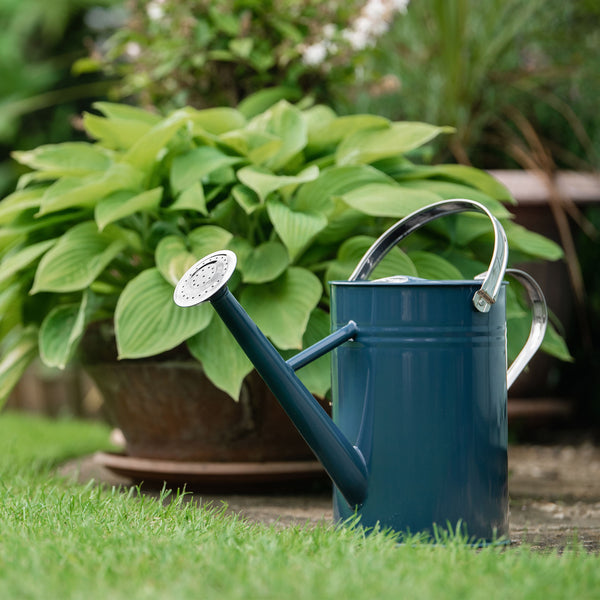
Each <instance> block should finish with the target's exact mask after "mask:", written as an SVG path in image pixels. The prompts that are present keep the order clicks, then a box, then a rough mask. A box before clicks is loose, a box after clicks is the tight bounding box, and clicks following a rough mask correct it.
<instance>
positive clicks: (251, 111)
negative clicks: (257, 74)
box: [238, 86, 299, 119]
mask: <svg viewBox="0 0 600 600" xmlns="http://www.w3.org/2000/svg"><path fill="white" fill-rule="evenodd" d="M298 96H299V93H298V90H297V89H296V88H290V87H285V86H275V87H270V88H265V89H263V90H260V91H258V92H255V93H254V94H251V95H250V96H248V97H246V98H244V99H243V100H242V101H241V102H240V103H239V104H238V110H239V111H240V112H241V113H242V114H243V115H244V116H245V117H246V118H247V119H252V118H253V117H255V116H256V115H259V114H260V113H262V112H264V111H265V110H267V109H268V108H270V107H271V106H273V105H274V104H276V103H277V102H279V101H280V100H298V99H299V98H298Z"/></svg>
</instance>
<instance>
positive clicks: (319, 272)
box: [0, 99, 565, 460]
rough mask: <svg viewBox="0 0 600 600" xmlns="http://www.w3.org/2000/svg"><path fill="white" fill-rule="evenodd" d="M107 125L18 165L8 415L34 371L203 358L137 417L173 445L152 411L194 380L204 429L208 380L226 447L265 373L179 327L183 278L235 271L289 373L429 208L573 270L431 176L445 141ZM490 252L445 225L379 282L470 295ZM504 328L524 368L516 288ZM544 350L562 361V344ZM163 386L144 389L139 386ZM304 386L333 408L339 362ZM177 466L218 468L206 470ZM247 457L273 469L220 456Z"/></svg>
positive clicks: (23, 157)
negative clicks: (367, 254)
mask: <svg viewBox="0 0 600 600" xmlns="http://www.w3.org/2000/svg"><path fill="white" fill-rule="evenodd" d="M95 108H96V109H97V111H98V112H99V113H100V114H92V113H89V114H86V115H85V116H84V118H83V123H84V127H85V130H86V132H87V133H88V134H89V136H90V137H91V138H92V139H93V141H90V142H68V143H63V144H55V145H45V146H41V147H39V148H36V149H34V150H31V151H27V152H15V153H14V158H15V159H16V160H17V161H18V162H20V163H21V164H22V165H25V166H27V167H29V169H30V171H29V172H27V173H25V174H24V175H23V176H22V177H21V179H20V181H19V184H18V188H17V190H16V191H15V192H14V193H12V194H10V195H9V196H7V197H6V198H4V199H3V200H2V201H1V202H0V257H1V260H2V262H1V263H0V308H1V314H2V321H1V322H0V339H1V349H2V355H1V356H2V359H1V360H0V395H1V397H2V398H6V396H7V395H8V393H9V392H10V390H11V389H12V387H13V386H14V385H15V383H16V382H17V381H18V380H19V378H20V377H21V375H22V373H23V371H24V370H25V368H26V367H27V365H28V364H29V363H30V362H31V361H33V360H34V359H35V358H39V359H40V360H41V361H42V362H43V363H44V364H46V365H49V366H52V367H58V368H64V367H65V366H66V365H67V364H68V362H69V361H70V360H71V359H72V358H73V357H74V356H75V355H76V354H78V350H83V352H82V353H83V355H84V358H86V357H87V360H88V361H89V357H90V354H91V353H92V351H93V353H95V354H96V355H99V356H96V360H100V362H104V363H108V362H114V361H112V356H110V355H112V353H113V350H112V349H113V348H115V349H116V352H115V356H118V358H119V359H120V362H121V363H122V364H123V365H124V366H125V365H130V366H131V365H141V364H142V363H141V362H140V359H151V362H153V363H154V364H155V366H156V365H158V367H156V368H155V369H154V370H155V371H156V369H159V370H161V369H162V372H164V368H163V367H164V365H165V363H164V361H165V360H167V362H169V363H173V362H177V363H181V362H182V361H183V362H185V365H186V366H185V368H186V369H189V368H190V367H189V365H190V362H189V361H188V359H189V358H191V357H193V358H194V359H196V361H195V363H193V364H194V365H195V367H194V368H195V370H194V371H192V372H188V375H189V379H186V377H187V376H186V377H184V375H182V374H181V373H180V374H179V375H177V376H174V377H173V376H171V378H170V379H168V380H167V382H166V383H165V384H164V386H163V388H164V389H163V391H161V392H160V393H159V385H158V384H154V383H153V384H151V393H150V394H149V395H143V394H142V393H141V392H139V390H136V394H137V395H138V396H139V397H140V398H142V409H137V410H138V412H137V417H139V419H141V418H142V417H143V415H144V414H146V413H147V414H148V415H149V417H148V419H147V420H149V421H150V423H151V426H152V427H154V428H155V429H157V431H158V433H156V432H155V437H154V447H156V446H164V447H167V446H168V445H169V444H168V442H167V440H165V438H164V433H163V432H162V429H161V427H162V425H163V423H162V422H161V419H163V417H159V416H156V415H153V413H152V412H151V410H150V407H149V405H150V403H151V402H152V397H153V396H159V395H160V397H161V398H163V403H166V404H167V405H169V404H171V403H172V396H173V394H174V392H173V386H174V385H175V382H176V381H177V380H182V379H186V382H187V383H186V385H187V388H186V391H185V392H183V395H184V396H186V397H191V398H192V399H193V405H194V406H195V408H192V409H190V410H191V411H193V410H195V409H196V408H197V407H199V406H202V405H203V404H204V398H208V395H209V394H208V393H206V392H204V391H199V389H198V388H199V385H200V383H199V382H200V379H199V378H200V377H201V376H202V377H204V378H206V380H208V381H209V382H211V383H212V384H213V385H214V386H215V387H216V388H217V389H219V390H222V391H223V392H224V395H223V396H222V397H220V398H219V399H217V400H216V401H215V402H214V403H213V404H210V406H211V407H214V406H223V407H226V406H227V407H229V408H227V410H230V411H234V412H235V413H236V414H235V416H234V421H235V425H232V424H231V423H232V422H231V421H228V423H229V425H227V426H226V428H229V431H228V432H226V433H227V435H226V436H225V438H224V439H225V446H227V447H229V448H230V449H233V448H234V447H235V448H237V447H238V446H236V444H237V443H238V442H236V440H238V441H239V440H241V439H243V438H244V436H245V432H247V431H248V430H250V429H252V421H253V419H254V418H255V415H256V414H257V413H256V411H255V412H252V411H253V410H254V408H252V407H251V402H250V404H248V402H247V401H246V400H244V398H245V394H246V393H247V394H250V395H252V393H251V392H252V389H253V388H254V387H256V383H255V382H254V381H253V379H252V377H250V379H247V377H248V375H249V374H250V373H251V371H252V366H251V364H250V363H249V361H248V360H247V358H246V357H245V355H244V354H243V353H242V351H241V350H240V349H239V348H238V346H237V344H236V343H235V341H234V340H233V338H232V337H231V336H230V334H229V333H228V332H227V331H226V330H225V328H224V326H223V325H222V324H221V321H220V319H217V318H213V311H212V310H211V307H210V306H204V305H202V306H198V307H195V308H192V309H187V310H183V309H180V308H179V307H177V306H176V305H175V304H174V303H173V301H172V294H173V288H174V285H175V283H176V282H177V281H178V279H179V277H180V276H181V275H182V274H183V273H184V272H185V270H186V269H187V268H188V267H189V266H191V265H192V264H193V263H194V262H195V261H196V260H197V259H198V258H200V257H202V256H204V255H205V254H207V253H209V252H212V251H215V250H218V249H221V248H230V249H232V250H234V251H235V252H236V253H237V255H238V270H237V277H236V279H235V281H233V282H232V284H231V289H232V291H233V292H234V294H235V295H236V296H237V298H238V299H239V300H240V302H241V303H242V305H243V306H244V307H245V309H246V310H247V311H248V313H249V314H250V316H251V317H252V318H253V319H254V321H255V322H256V323H257V324H258V325H259V327H261V329H262V330H263V331H264V332H265V333H266V334H267V336H268V337H269V338H270V339H271V341H272V342H273V343H274V345H275V346H276V347H277V348H278V349H279V350H280V351H281V352H282V354H284V355H285V356H291V355H292V354H293V353H295V352H297V351H298V350H299V349H300V348H302V347H303V346H306V345H307V344H310V343H312V342H313V341H315V340H317V339H320V338H321V337H323V336H324V335H326V334H327V333H328V327H329V325H328V314H327V310H328V291H327V285H326V282H327V281H328V280H330V279H340V278H345V277H347V276H348V275H349V273H350V272H351V270H352V269H353V267H354V266H355V264H356V262H357V261H358V259H359V257H360V256H361V255H362V254H363V252H364V251H365V250H366V248H368V246H369V245H370V244H371V242H372V241H373V240H374V239H375V237H376V236H377V235H379V234H380V233H381V232H382V231H383V230H384V229H385V228H386V227H387V226H389V224H390V223H391V222H393V221H395V220H397V219H399V218H401V217H403V216H405V215H406V214H408V213H410V212H412V211H413V210H415V209H417V208H419V207H422V206H424V205H427V204H429V203H432V202H436V201H439V200H442V199H445V198H455V197H462V198H469V199H473V200H477V201H479V202H481V203H483V204H485V205H486V206H487V207H488V208H489V209H490V210H491V211H492V212H493V213H494V214H495V215H496V216H497V217H498V218H500V219H501V220H502V222H503V225H504V227H505V229H506V233H507V236H508V239H509V244H510V246H511V248H512V250H513V251H514V252H515V254H518V257H519V258H523V257H530V258H544V259H556V258H559V257H560V256H561V251H560V248H559V247H558V246H556V245H555V244H554V243H552V242H550V241H548V240H546V239H545V238H542V237H541V236H539V235H537V234H534V233H531V232H529V231H527V230H525V229H524V228H522V227H519V226H517V225H515V224H514V223H513V222H511V221H510V219H509V212H508V210H507V209H506V208H505V206H504V203H507V202H511V197H510V194H508V192H507V190H506V189H505V188H504V187H503V186H502V185H501V184H499V183H498V182H497V181H496V180H494V179H493V178H492V177H491V176H489V175H487V174H486V173H484V172H482V171H479V170H477V169H474V168H471V167H465V166H459V165H434V166H428V165H423V164H417V163H416V162H415V160H414V157H415V156H417V154H418V151H419V149H421V148H422V147H423V145H424V144H426V143H427V142H429V141H430V140H432V139H433V138H435V137H436V136H438V135H440V134H443V133H444V132H445V131H446V129H445V128H442V127H436V126H432V125H428V124H425V123H417V122H390V121H389V120H387V119H385V118H382V117H379V116H375V115H354V116H338V115H337V114H335V113H334V112H333V111H332V110H331V109H330V108H327V107H325V106H322V105H314V106H311V105H309V103H307V102H306V103H304V104H302V103H301V104H300V105H292V104H289V103H288V102H286V101H280V102H278V103H277V104H275V105H273V106H270V107H269V108H267V109H266V110H261V111H258V109H257V102H256V99H252V100H251V101H250V102H244V103H242V104H241V105H240V106H239V108H238V109H233V108H210V109H204V110H195V109H192V108H189V107H188V108H183V109H178V110H175V111H173V112H171V113H169V114H168V115H167V116H165V117H161V116H159V115H157V114H153V113H150V112H146V111H144V110H142V109H139V108H134V107H131V106H126V105H120V104H112V103H98V104H96V105H95ZM411 158H412V159H411ZM491 235H492V234H491V232H490V231H489V228H488V227H487V223H486V222H485V220H482V219H479V218H478V215H470V214H463V215H456V216H454V217H451V218H448V219H444V220H442V221H440V222H436V224H432V225H431V226H430V227H429V228H428V229H427V230H425V232H424V233H423V234H419V235H418V236H413V239H412V240H411V241H410V243H409V245H405V246H403V249H402V250H401V249H395V250H394V252H392V253H390V255H389V256H388V257H387V258H386V260H385V261H383V262H382V264H381V265H380V267H378V269H379V272H378V275H380V276H384V275H387V274H397V273H404V274H408V275H418V276H421V277H426V278H437V279H449V278H464V277H468V278H471V277H473V276H474V275H475V274H476V273H478V272H481V271H483V270H485V268H486V261H487V259H488V258H489V255H490V253H491V243H492V237H491ZM508 316H509V331H510V335H509V351H510V349H512V348H513V346H519V345H520V344H521V343H522V339H521V338H522V337H523V335H526V330H527V327H528V325H527V320H528V317H527V314H526V312H525V311H524V310H523V308H522V307H521V305H520V300H519V298H518V295H517V294H516V292H514V291H513V290H512V289H511V290H510V293H509V315H508ZM521 330H522V331H521ZM112 335H114V340H115V343H116V346H114V344H113V343H112V342H111V336H112ZM94 340H95V341H94ZM98 340H101V341H98ZM544 347H545V349H546V350H547V351H550V352H554V353H557V354H560V353H561V352H565V349H564V344H563V343H562V340H561V338H560V337H559V336H558V335H557V334H556V332H555V331H554V329H552V328H550V329H549V333H548V335H547V339H546V341H545V343H544ZM79 354H81V352H80V353H79ZM513 354H514V352H513ZM184 359H185V360H184ZM161 361H162V362H161ZM161 364H162V365H163V367H161V366H160V365H161ZM200 367H201V371H200V372H199V371H198V369H199V368H200ZM139 368H142V367H141V366H140V367H139ZM200 373H202V375H200ZM152 376H153V374H152V373H150V372H149V371H148V372H144V374H143V376H142V379H146V380H152ZM300 376H301V377H302V378H303V380H304V382H305V383H306V385H307V386H308V388H309V389H310V390H311V391H312V392H313V393H314V394H316V395H318V396H320V397H324V396H325V395H326V393H327V390H328V388H329V361H328V359H327V358H326V357H325V358H322V359H320V360H318V361H315V362H314V363H313V364H311V365H310V366H308V367H307V368H306V369H304V370H303V371H302V372H301V373H300ZM96 379H97V381H99V383H100V387H101V388H103V391H104V392H108V391H109V388H110V387H111V386H112V387H119V386H122V384H123V383H127V382H129V383H131V382H132V380H133V374H132V373H131V372H130V373H129V374H127V375H119V376H117V378H116V379H111V378H110V377H108V376H107V375H104V374H102V375H98V376H97V378H96ZM244 382H246V383H244ZM135 385H137V384H135ZM227 396H229V397H230V398H228V397H227ZM240 398H242V401H239V400H240ZM236 401H237V403H236ZM206 402H207V403H208V400H206ZM249 407H250V408H249ZM186 410H187V409H186ZM227 410H226V411H225V412H227ZM257 410H258V412H260V410H259V409H257ZM130 412H131V411H130ZM133 412H134V413H135V411H133ZM208 412H211V413H216V412H218V411H217V410H216V409H215V408H210V409H208ZM190 415H191V413H189V412H184V413H182V414H180V417H181V418H180V421H179V423H180V425H179V427H181V422H183V423H186V422H187V423H192V421H193V417H192V416H190ZM134 416H136V415H134ZM205 418H207V417H206V415H205V416H203V417H202V418H201V419H202V420H203V422H204V419H205ZM192 424H193V425H194V427H199V425H198V424H197V423H195V424H194V423H192ZM194 427H192V428H191V429H190V430H189V431H187V432H186V433H185V435H184V437H185V436H188V438H190V437H191V436H192V435H193V430H194ZM204 427H205V429H207V430H208V431H213V426H212V425H208V426H206V425H204ZM278 427H279V425H275V428H276V429H277V428H278ZM282 435H283V437H284V439H285V437H286V435H287V433H286V434H282ZM126 437H127V432H126ZM261 437H268V435H267V434H266V433H265V432H264V431H263V433H262V434H261ZM240 444H241V442H240ZM130 451H135V450H132V449H131V447H130ZM144 452H146V453H148V452H149V453H150V454H152V450H148V449H146V450H144ZM174 456H175V457H183V458H186V459H194V458H198V457H200V458H201V459H202V460H205V459H206V455H205V454H202V452H200V454H196V455H193V454H190V453H186V452H184V454H183V455H179V454H174ZM240 457H242V458H244V457H246V459H248V460H254V459H256V460H258V459H260V460H266V459H267V458H265V455H261V454H260V453H258V454H252V453H251V452H250V450H248V448H247V447H245V446H244V445H243V444H241V445H240V446H239V452H238V453H237V454H235V453H233V450H232V451H231V452H229V451H224V452H223V453H222V454H221V455H219V458H218V460H240Z"/></svg>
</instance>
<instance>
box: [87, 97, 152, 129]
mask: <svg viewBox="0 0 600 600" xmlns="http://www.w3.org/2000/svg"><path fill="white" fill-rule="evenodd" d="M92 106H93V107H94V108H95V109H97V110H99V111H100V112H101V113H102V114H103V115H105V116H107V117H108V118H109V119H124V120H127V121H141V122H142V123H147V124H148V125H156V124H157V123H160V120H161V117H160V115H158V114H156V113H153V112H150V111H148V110H145V109H143V108H139V107H137V106H132V105H131V104H118V103H116V102H94V104H93V105H92Z"/></svg>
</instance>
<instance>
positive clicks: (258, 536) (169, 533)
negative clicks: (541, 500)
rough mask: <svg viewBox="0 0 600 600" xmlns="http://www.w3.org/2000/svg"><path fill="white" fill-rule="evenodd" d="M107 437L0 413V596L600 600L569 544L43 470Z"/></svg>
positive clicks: (592, 560)
mask: <svg viewBox="0 0 600 600" xmlns="http://www.w3.org/2000/svg"><path fill="white" fill-rule="evenodd" d="M107 445H108V429H107V428H105V427H103V426H100V425H94V424H90V423H77V422H50V421H44V420H40V419H32V418H31V417H23V416H18V415H13V414H1V415H0V598H6V599H11V600H12V599H13V598H14V599H26V598H44V599H47V598H50V599H54V598H60V599H63V598H82V599H83V598H85V599H94V598H102V599H103V600H104V599H107V598H110V599H117V598H124V599H125V598H127V599H135V598H184V597H187V598H202V599H210V598H218V599H226V598H240V599H244V600H247V599H250V598H293V599H294V600H299V599H302V598H307V599H308V598H310V599H311V600H313V599H320V598H336V599H340V600H342V599H344V600H345V599H349V598H377V599H384V598H394V599H398V598H423V599H429V598H455V599H457V600H458V599H461V600H462V599H469V598H485V599H486V600H491V599H494V598H502V599H503V600H504V599H507V598H510V599H511V600H512V599H514V598H539V599H544V600H545V599H547V598H560V599H565V598H569V599H571V598H577V599H582V598H598V597H599V590H600V557H598V556H595V555H590V554H586V553H585V552H584V551H582V550H579V549H578V548H577V547H576V546H574V547H573V548H572V549H570V550H568V551H566V552H564V553H563V554H562V555H561V556H558V555H556V554H550V555H548V554H546V555H544V554H539V553H536V552H533V551H530V550H529V549H527V548H510V549H500V548H485V549H482V550H473V549H471V548H468V547H465V546H464V545H461V544H460V542H459V541H451V542H450V543H448V544H447V545H446V546H445V547H440V546H432V545H427V544H419V543H415V544H409V545H401V546H399V545H397V544H396V543H395V541H394V539H393V538H392V536H390V535H385V534H383V533H381V534H374V535H371V536H368V537H365V536H363V535H362V534H361V532H360V530H359V529H349V528H341V529H335V528H333V527H327V526H322V527H316V528H309V527H306V528H303V527H295V528H289V529H283V530H280V529H275V528H273V527H270V526H262V525H253V524H248V523H245V522H244V521H242V520H239V519H236V518H233V517H231V516H225V515H224V514H223V512H222V511H219V510H214V509H213V510H207V509H203V508H198V507H197V506H195V505H193V504H191V503H188V502H184V501H183V499H182V497H181V496H180V497H175V498H173V499H172V501H171V502H165V501H161V499H155V498H149V497H145V496H143V495H141V494H139V493H138V492H137V490H133V491H130V492H129V493H124V492H123V491H119V490H115V489H108V488H106V489H100V488H98V487H97V486H95V485H93V484H89V485H86V486H82V485H77V484H74V483H72V482H68V481H65V480H62V479H60V478H59V477H57V476H56V475H53V474H52V467H53V465H55V464H56V463H57V462H58V461H61V460H64V459H66V458H68V457H70V456H75V455H78V454H84V453H87V452H91V451H93V450H95V449H98V448H105V447H107ZM162 500H164V498H163V499H162Z"/></svg>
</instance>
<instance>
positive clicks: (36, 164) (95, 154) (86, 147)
mask: <svg viewBox="0 0 600 600" xmlns="http://www.w3.org/2000/svg"><path fill="white" fill-rule="evenodd" d="M12 156H13V158H15V159H16V160H17V161H19V162H20V163H21V164H23V165H27V166H28V167H30V168H31V169H37V170H39V171H45V172H46V173H49V174H51V175H52V176H54V177H63V176H71V177H81V176H84V175H89V174H90V173H95V172H98V171H105V170H106V169H108V168H109V167H110V165H111V163H112V155H111V153H110V152H109V151H108V150H107V149H106V148H102V147H101V146H97V145H94V144H89V143H87V142H65V143H62V144H48V145H44V146H39V147H37V148H35V149H34V150H28V151H26V152H13V153H12Z"/></svg>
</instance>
